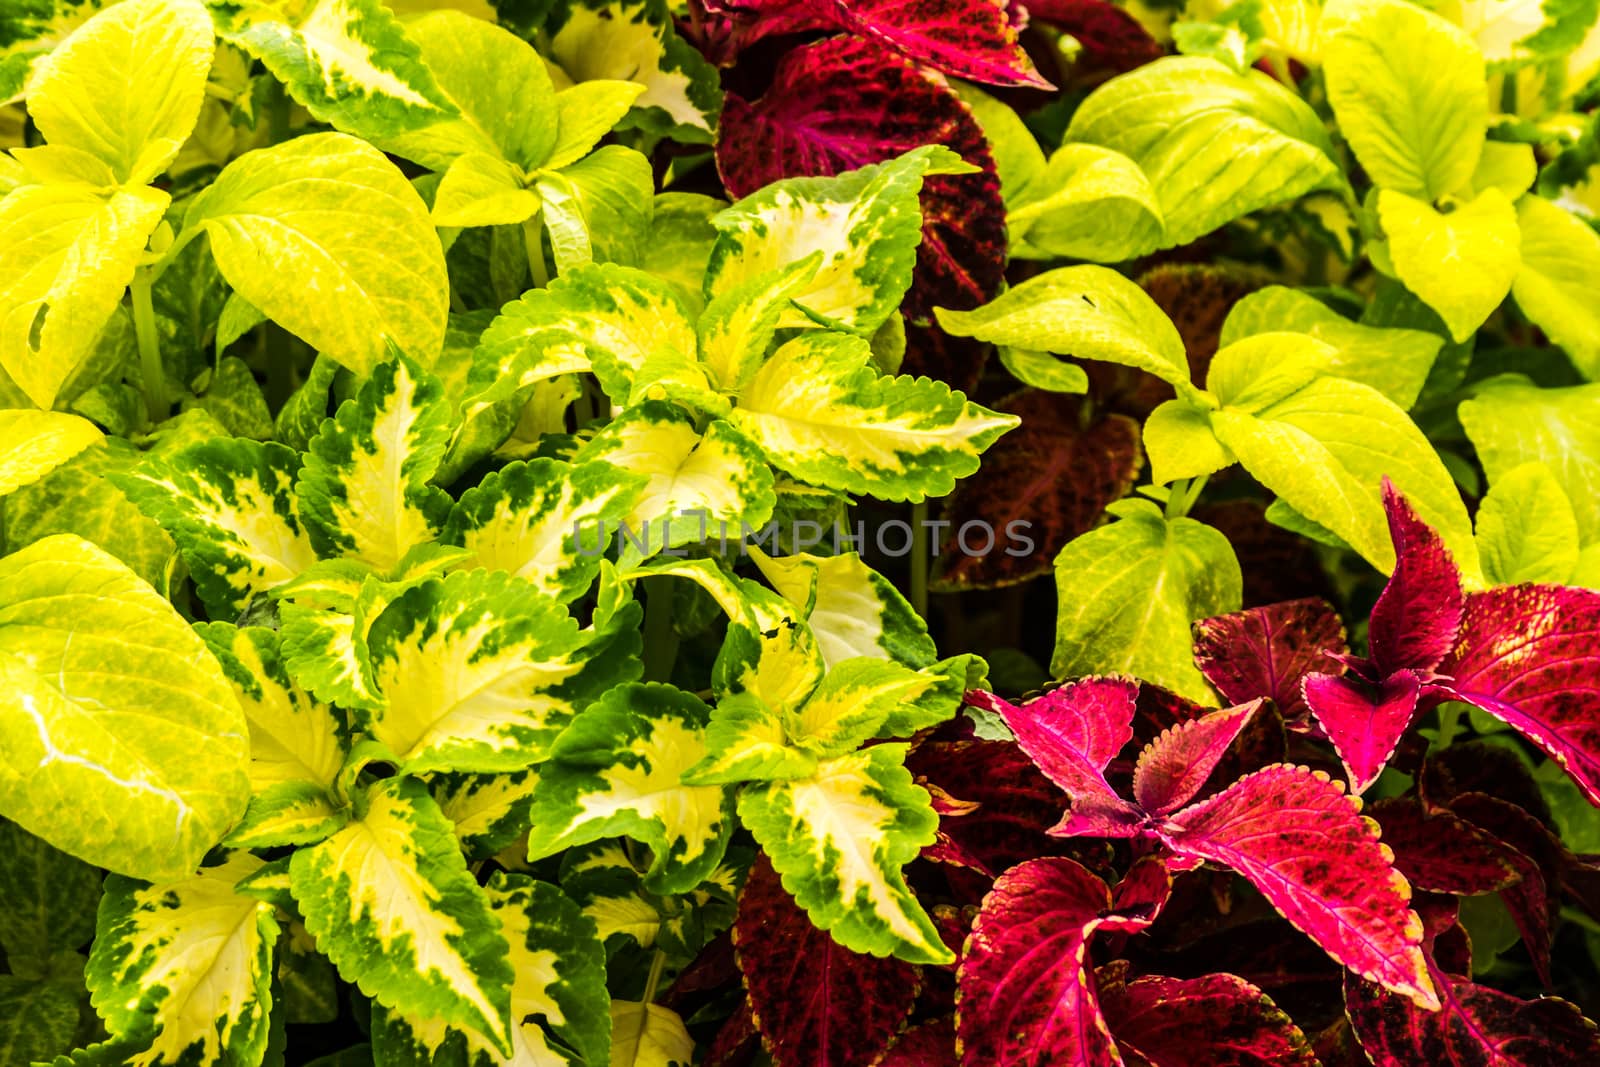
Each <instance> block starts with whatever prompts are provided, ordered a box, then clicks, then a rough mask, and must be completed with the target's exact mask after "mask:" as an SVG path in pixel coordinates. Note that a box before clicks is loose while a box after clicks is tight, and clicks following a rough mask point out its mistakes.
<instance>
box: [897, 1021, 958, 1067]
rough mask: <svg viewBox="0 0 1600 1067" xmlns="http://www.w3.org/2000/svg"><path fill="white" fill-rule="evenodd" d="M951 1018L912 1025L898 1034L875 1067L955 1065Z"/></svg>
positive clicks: (954, 1066)
mask: <svg viewBox="0 0 1600 1067" xmlns="http://www.w3.org/2000/svg"><path fill="white" fill-rule="evenodd" d="M958 1063H959V1061H958V1060H957V1059H956V1028H955V1020H953V1019H951V1018H949V1017H946V1018H943V1019H935V1020H933V1021H932V1022H926V1023H922V1024H921V1025H919V1026H913V1027H912V1028H911V1029H909V1030H907V1031H906V1032H905V1033H903V1034H901V1035H900V1040H898V1041H896V1042H895V1043H894V1047H893V1048H891V1049H890V1050H889V1055H888V1056H886V1057H885V1058H884V1060H883V1062H881V1063H880V1064H878V1067H957V1064H958Z"/></svg>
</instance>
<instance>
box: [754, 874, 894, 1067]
mask: <svg viewBox="0 0 1600 1067" xmlns="http://www.w3.org/2000/svg"><path fill="white" fill-rule="evenodd" d="M733 938H734V945H735V946H736V948H737V950H738V956H739V969H740V971H741V972H743V974H744V981H745V988H746V990H747V991H748V992H749V996H750V1008H751V1011H752V1012H753V1014H754V1019H755V1024H756V1027H757V1029H759V1030H760V1031H761V1037H762V1040H763V1043H764V1044H765V1045H766V1047H767V1051H768V1052H770V1053H771V1054H772V1058H773V1061H774V1062H775V1063H776V1064H777V1065H778V1067H858V1065H859V1064H861V1063H871V1062H872V1061H874V1060H876V1059H877V1058H878V1056H880V1055H882V1054H883V1052H884V1051H885V1050H886V1049H887V1048H888V1047H889V1044H890V1042H891V1041H893V1040H894V1036H895V1034H896V1033H898V1032H899V1030H900V1026H901V1024H902V1023H904V1022H905V1019H906V1016H907V1015H909V1014H910V1013H911V1009H912V1007H913V1006H914V1005H915V1003H916V1000H917V990H918V989H919V988H920V985H921V979H920V976H919V972H918V969H917V968H916V967H915V966H913V965H911V964H909V963H903V962H901V961H900V960H897V959H894V958H893V957H890V958H887V959H880V958H878V957H875V956H868V955H864V954H862V953H859V952H851V951H850V950H849V949H847V948H843V947H842V946H840V945H838V944H837V943H835V942H834V940H833V938H831V937H829V936H828V934H827V932H826V931H823V930H818V929H817V928H816V927H815V926H813V925H812V924H811V920H810V919H809V918H807V917H806V913H805V912H804V911H802V910H801V909H800V908H799V907H798V906H797V905H796V904H795V902H794V900H793V898H791V897H790V896H789V894H788V893H787V892H785V891H784V888H783V883H782V882H781V881H780V880H779V878H778V875H777V872H775V871H774V870H773V868H772V863H771V861H769V860H768V859H767V858H766V856H764V855H763V856H761V857H759V858H758V859H757V860H756V863H755V865H754V866H753V867H752V868H751V869H750V876H749V878H748V879H747V880H746V882H745V885H744V890H743V891H742V892H741V893H740V894H739V914H738V917H737V918H735V920H734V924H733Z"/></svg>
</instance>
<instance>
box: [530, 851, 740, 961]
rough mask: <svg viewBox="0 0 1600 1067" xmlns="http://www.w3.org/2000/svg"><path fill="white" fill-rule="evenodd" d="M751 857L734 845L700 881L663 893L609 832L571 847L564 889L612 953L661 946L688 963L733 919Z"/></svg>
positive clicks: (563, 875) (565, 862)
mask: <svg viewBox="0 0 1600 1067" xmlns="http://www.w3.org/2000/svg"><path fill="white" fill-rule="evenodd" d="M750 859H751V857H750V851H749V849H739V848H733V849H730V850H729V852H728V854H727V856H726V857H724V859H723V862H722V863H721V864H720V865H718V867H717V868H716V870H714V871H712V872H711V874H710V875H708V876H707V877H706V879H705V881H703V882H701V883H700V884H699V885H698V886H696V887H695V888H693V889H691V890H690V891H689V892H687V893H675V894H670V895H667V896H661V895H659V894H656V893H652V892H650V891H649V890H648V889H646V888H645V886H644V875H645V870H644V869H641V866H640V864H639V863H637V862H635V860H634V859H632V858H631V857H630V856H629V852H628V849H627V847H626V845H625V843H624V842H622V841H620V840H618V839H615V838H609V839H607V840H604V841H596V842H594V843H592V844H588V845H578V846H577V847H575V848H571V849H568V850H567V852H566V853H565V854H564V855H563V857H562V860H561V889H562V891H563V892H565V893H566V894H567V896H569V897H571V898H572V899H573V900H575V901H577V903H578V905H579V906H580V907H581V908H582V909H583V914H584V915H585V916H587V917H588V918H590V919H592V920H593V921H594V923H595V926H596V928H597V929H598V931H599V935H600V940H601V941H602V942H603V943H604V944H605V946H606V951H607V952H608V953H611V954H615V953H617V952H620V951H626V950H627V949H630V948H637V949H639V950H653V949H660V950H661V951H662V952H665V953H666V954H667V961H668V962H669V963H670V964H672V965H673V966H675V967H680V966H687V965H688V964H689V963H690V962H691V961H693V960H694V958H695V956H697V955H698V954H699V952H700V950H701V949H703V948H705V947H706V945H708V944H710V943H711V942H712V941H713V940H714V939H715V938H716V937H717V935H719V934H720V933H722V932H723V931H724V930H726V929H728V927H729V926H731V925H732V924H733V917H734V911H735V906H736V901H737V899H738V894H739V887H740V885H741V884H742V883H743V881H744V877H745V872H746V871H747V870H748V869H749V866H750Z"/></svg>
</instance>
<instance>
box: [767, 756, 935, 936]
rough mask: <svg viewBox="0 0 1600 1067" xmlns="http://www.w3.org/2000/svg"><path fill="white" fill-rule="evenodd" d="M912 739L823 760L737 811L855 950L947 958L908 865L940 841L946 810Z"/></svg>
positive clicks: (814, 914)
mask: <svg viewBox="0 0 1600 1067" xmlns="http://www.w3.org/2000/svg"><path fill="white" fill-rule="evenodd" d="M906 751H907V746H906V745H903V744H882V745H874V746H873V747H871V748H868V749H864V750H862V751H860V752H852V753H849V754H847V755H844V756H840V757H838V758H836V759H830V760H827V761H825V762H823V763H821V764H819V765H818V767H817V770H816V773H815V774H814V775H812V776H811V777H808V778H799V779H789V780H785V781H775V782H762V783H760V784H757V785H752V786H748V787H746V788H745V789H744V791H743V792H741V793H740V795H739V818H740V819H741V820H742V821H743V822H744V824H745V826H746V827H748V828H749V829H750V832H751V833H752V834H754V835H755V838H756V841H757V842H758V843H760V845H761V847H762V849H763V850H764V851H765V852H766V853H767V855H768V856H769V857H771V859H772V865H773V867H775V868H777V870H778V873H779V874H781V875H782V876H783V887H784V888H785V889H787V890H788V891H789V892H790V894H792V895H793V896H794V898H795V901H796V903H798V904H799V905H800V906H801V907H803V908H805V909H806V912H807V913H808V914H809V915H810V916H811V921H812V922H814V923H816V925H817V926H819V927H821V928H822V929H824V930H827V931H829V932H830V933H831V934H832V935H833V939H834V940H835V941H837V942H838V943H839V944H841V945H843V946H845V947H846V948H849V949H854V950H855V951H857V952H870V953H872V954H874V955H889V954H891V953H892V954H893V955H896V956H898V957H900V958H901V959H903V960H906V961H908V962H911V963H947V962H949V961H950V959H951V958H952V954H951V952H950V950H949V949H947V948H946V947H945V946H944V943H943V942H942V941H941V940H940V939H939V935H938V933H937V932H936V931H935V930H934V927H933V923H932V921H931V920H929V918H928V916H927V913H926V912H924V911H923V910H922V905H920V904H918V903H917V899H916V897H915V896H913V895H912V893H911V891H910V890H909V889H908V888H907V887H906V883H905V879H904V877H903V876H902V874H901V868H902V867H903V866H904V865H905V864H906V863H908V862H910V861H911V860H912V859H913V858H914V857H915V856H916V855H917V853H918V852H919V851H921V849H922V848H923V847H924V846H926V845H929V844H931V843H932V842H933V839H934V832H935V829H936V827H937V823H938V816H936V815H935V814H934V812H933V808H932V807H931V806H930V804H929V801H928V794H927V791H926V790H924V789H923V788H922V787H921V786H918V785H916V784H914V783H913V782H912V780H911V772H910V771H908V770H906V769H905V767H904V765H903V761H904V759H905V754H906Z"/></svg>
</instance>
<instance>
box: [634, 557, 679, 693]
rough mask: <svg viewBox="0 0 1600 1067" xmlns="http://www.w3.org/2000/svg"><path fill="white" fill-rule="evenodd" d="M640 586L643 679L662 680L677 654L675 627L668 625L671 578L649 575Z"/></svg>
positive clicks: (668, 675)
mask: <svg viewBox="0 0 1600 1067" xmlns="http://www.w3.org/2000/svg"><path fill="white" fill-rule="evenodd" d="M641 584H642V585H643V587H644V598H645V599H644V680H645V681H647V682H666V681H670V680H671V678H672V666H673V663H674V662H675V661H676V660H677V658H678V631H677V630H675V629H674V628H673V626H672V593H673V588H672V578H671V577H670V576H668V575H665V574H656V575H651V576H650V577H648V578H646V579H644V581H643V582H642V583H641Z"/></svg>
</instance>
